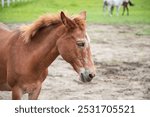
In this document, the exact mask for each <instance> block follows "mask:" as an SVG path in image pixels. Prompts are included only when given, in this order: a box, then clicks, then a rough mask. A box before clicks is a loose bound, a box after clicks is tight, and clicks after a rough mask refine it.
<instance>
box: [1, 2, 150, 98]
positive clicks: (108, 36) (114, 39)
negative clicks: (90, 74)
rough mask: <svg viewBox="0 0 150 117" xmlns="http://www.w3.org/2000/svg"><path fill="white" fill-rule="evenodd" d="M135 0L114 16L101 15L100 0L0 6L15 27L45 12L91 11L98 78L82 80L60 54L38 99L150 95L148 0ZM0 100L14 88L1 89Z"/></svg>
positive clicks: (5, 19) (89, 28)
mask: <svg viewBox="0 0 150 117" xmlns="http://www.w3.org/2000/svg"><path fill="white" fill-rule="evenodd" d="M132 1H133V3H134V4H135V6H134V7H129V9H130V15H129V16H121V13H122V9H120V15H119V16H116V15H115V13H116V12H115V10H114V15H113V16H112V17H110V16H109V15H107V16H103V12H102V0H101V1H100V0H63V1H60V0H44V2H43V0H30V1H29V2H25V3H15V4H11V6H10V7H9V8H8V7H5V8H3V9H2V8H0V22H4V23H5V24H7V25H8V27H9V28H10V29H12V30H14V29H17V28H18V27H19V26H20V25H23V24H26V23H30V22H32V21H33V20H35V19H37V18H38V17H39V16H40V15H42V14H44V13H48V12H50V13H58V12H60V11H61V10H63V11H66V12H68V13H71V14H76V13H78V12H80V11H82V10H86V11H87V32H88V34H89V36H90V38H91V49H92V55H93V59H94V63H95V66H96V72H97V74H96V77H95V78H94V79H93V80H92V82H90V83H86V84H85V83H82V82H80V81H79V79H78V77H79V76H78V75H77V73H76V72H75V71H74V70H73V68H72V67H71V66H70V65H69V64H68V63H66V62H65V61H64V60H63V59H62V57H60V56H59V57H58V58H57V59H56V60H55V61H54V62H53V63H52V64H51V65H50V67H49V74H48V76H47V79H46V80H45V81H44V83H43V86H42V90H41V94H40V96H39V99H148V100H149V99H150V13H149V11H150V6H149V4H150V1H148V0H142V1H141V0H132ZM0 99H11V93H10V92H6V91H0ZM24 99H27V98H26V96H25V97H24Z"/></svg>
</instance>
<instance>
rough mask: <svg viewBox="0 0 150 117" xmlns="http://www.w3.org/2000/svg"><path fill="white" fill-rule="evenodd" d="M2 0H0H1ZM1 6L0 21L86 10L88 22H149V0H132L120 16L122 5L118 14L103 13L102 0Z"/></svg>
mask: <svg viewBox="0 0 150 117" xmlns="http://www.w3.org/2000/svg"><path fill="white" fill-rule="evenodd" d="M1 1H2V0H1ZM3 1H5V5H4V7H3V8H2V2H1V3H0V22H5V23H16V22H31V21H33V20H35V19H37V18H38V17H39V16H40V15H42V14H45V13H58V12H60V11H67V12H68V13H72V14H74V13H78V12H80V11H82V10H86V11H87V13H88V15H87V16H88V18H87V20H88V22H89V23H101V24H139V23H140V24H145V23H146V24H150V12H149V11H150V0H132V2H133V3H134V4H135V5H134V6H133V7H130V6H129V10H130V15H129V16H126V15H125V16H122V15H121V14H122V10H123V9H122V7H121V8H120V12H119V13H120V14H119V16H116V9H114V13H113V16H112V17H110V16H109V15H108V12H107V14H106V15H105V16H104V15H103V0H10V2H11V3H10V5H9V7H8V5H7V1H8V0H3Z"/></svg>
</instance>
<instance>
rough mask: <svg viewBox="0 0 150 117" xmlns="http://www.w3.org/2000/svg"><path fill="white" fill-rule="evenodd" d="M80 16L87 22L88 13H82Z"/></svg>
mask: <svg viewBox="0 0 150 117" xmlns="http://www.w3.org/2000/svg"><path fill="white" fill-rule="evenodd" d="M80 16H81V18H82V19H84V20H86V11H82V12H81V13H80Z"/></svg>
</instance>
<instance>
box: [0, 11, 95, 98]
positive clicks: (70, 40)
mask: <svg viewBox="0 0 150 117" xmlns="http://www.w3.org/2000/svg"><path fill="white" fill-rule="evenodd" d="M85 19H86V12H81V13H80V14H79V15H78V16H77V17H74V18H69V17H67V16H66V15H65V14H64V13H63V12H61V13H60V14H58V15H44V16H41V17H40V18H39V19H38V20H37V21H35V22H34V23H33V24H31V25H29V26H24V27H22V28H20V29H18V30H17V31H8V30H5V29H4V28H0V91H12V99H21V97H22V95H23V94H25V93H28V99H38V96H39V93H40V90H41V85H42V83H43V81H44V80H45V78H46V76H47V75H48V69H47V68H48V66H49V65H50V64H51V63H52V62H53V61H54V60H55V59H56V57H57V56H58V55H61V56H62V57H63V59H64V60H65V61H67V62H68V63H70V64H71V65H72V67H73V68H74V70H75V71H76V72H77V73H78V74H79V76H80V80H81V81H82V82H90V81H91V80H92V79H93V77H94V76H95V67H94V63H93V60H92V56H91V49H90V38H89V36H88V34H87V32H86V20H85ZM60 67H61V66H60Z"/></svg>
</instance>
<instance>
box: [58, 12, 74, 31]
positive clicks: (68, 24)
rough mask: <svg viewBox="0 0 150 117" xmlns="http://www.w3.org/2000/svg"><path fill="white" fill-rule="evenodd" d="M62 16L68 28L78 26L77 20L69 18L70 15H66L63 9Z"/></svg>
mask: <svg viewBox="0 0 150 117" xmlns="http://www.w3.org/2000/svg"><path fill="white" fill-rule="evenodd" d="M60 16H61V20H62V23H63V24H64V25H65V26H66V27H67V28H75V27H76V24H75V22H74V21H73V20H71V19H69V18H68V17H66V15H65V14H64V12H62V11H61V13H60Z"/></svg>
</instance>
